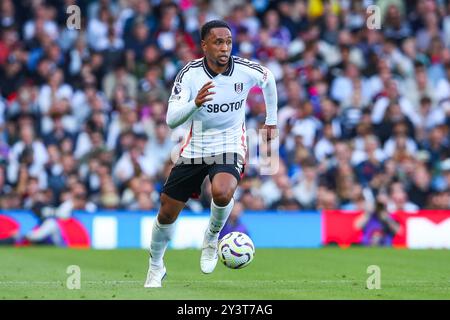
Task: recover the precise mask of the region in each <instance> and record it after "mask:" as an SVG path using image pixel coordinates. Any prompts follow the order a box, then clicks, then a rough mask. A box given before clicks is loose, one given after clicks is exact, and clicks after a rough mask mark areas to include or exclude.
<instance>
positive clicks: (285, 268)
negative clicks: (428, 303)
mask: <svg viewBox="0 0 450 320" xmlns="http://www.w3.org/2000/svg"><path fill="white" fill-rule="evenodd" d="M147 258H148V255H147V252H146V251H144V250H70V249H60V248H51V247H41V248H36V247H35V248H6V247H3V248H0V299H167V300H175V299H238V300H239V299H255V300H263V299H264V300H267V299H272V300H277V299H450V251H448V250H399V249H390V248H389V249H387V248H386V249H383V248H349V249H340V248H321V249H257V251H256V256H255V260H254V261H253V262H252V263H251V264H250V265H249V266H248V267H247V268H244V269H241V270H231V269H227V268H226V267H225V266H223V265H222V264H220V262H219V264H218V266H217V268H216V270H215V271H214V273H213V274H210V275H204V274H202V273H201V271H200V265H199V259H200V251H199V250H169V251H168V252H167V254H166V258H165V262H166V266H167V272H168V277H167V278H166V280H165V282H164V287H163V288H159V289H144V288H143V283H144V279H145V276H146V272H147ZM69 265H78V266H79V267H80V268H81V289H79V290H69V289H67V287H66V281H67V278H68V277H69V276H70V274H67V273H66V271H67V267H68V266H69ZM370 265H377V266H379V267H380V268H381V289H379V290H369V289H367V288H366V281H367V278H368V277H369V276H370V274H368V273H367V268H368V266H370Z"/></svg>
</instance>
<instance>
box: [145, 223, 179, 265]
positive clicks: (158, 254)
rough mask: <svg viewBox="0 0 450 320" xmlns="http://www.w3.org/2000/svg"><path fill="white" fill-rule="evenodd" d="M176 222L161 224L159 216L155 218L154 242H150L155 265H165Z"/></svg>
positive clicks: (152, 261)
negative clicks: (165, 257) (164, 258)
mask: <svg viewBox="0 0 450 320" xmlns="http://www.w3.org/2000/svg"><path fill="white" fill-rule="evenodd" d="M174 230H175V223H171V224H160V223H159V222H158V218H156V219H155V222H154V223H153V229H152V242H151V244H150V255H151V264H152V266H154V267H157V268H159V267H162V266H163V256H164V252H165V251H166V249H167V245H168V244H169V241H170V239H172V235H173V231H174Z"/></svg>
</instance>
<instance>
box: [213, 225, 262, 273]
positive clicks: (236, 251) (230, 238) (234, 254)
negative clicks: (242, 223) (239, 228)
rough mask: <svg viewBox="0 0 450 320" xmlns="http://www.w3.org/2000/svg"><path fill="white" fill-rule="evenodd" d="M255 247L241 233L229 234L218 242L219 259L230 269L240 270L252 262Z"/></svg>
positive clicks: (248, 238) (250, 240) (247, 237)
mask: <svg viewBox="0 0 450 320" xmlns="http://www.w3.org/2000/svg"><path fill="white" fill-rule="evenodd" d="M254 256H255V245H254V244H253V241H252V239H250V237H249V236H247V235H246V234H245V233H242V232H230V233H228V234H226V235H225V236H224V237H223V238H222V239H221V240H220V242H219V258H220V261H222V263H223V264H224V265H225V266H227V267H228V268H231V269H242V268H244V267H246V266H248V265H249V264H250V262H252V260H253V257H254Z"/></svg>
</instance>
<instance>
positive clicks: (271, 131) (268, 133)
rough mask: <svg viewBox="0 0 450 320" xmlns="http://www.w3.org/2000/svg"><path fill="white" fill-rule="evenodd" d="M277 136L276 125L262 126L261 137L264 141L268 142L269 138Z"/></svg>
mask: <svg viewBox="0 0 450 320" xmlns="http://www.w3.org/2000/svg"><path fill="white" fill-rule="evenodd" d="M276 137H278V128H277V126H276V125H268V124H265V125H264V126H263V135H262V139H263V141H264V142H270V141H271V140H273V139H275V138H276Z"/></svg>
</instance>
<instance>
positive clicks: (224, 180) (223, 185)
mask: <svg viewBox="0 0 450 320" xmlns="http://www.w3.org/2000/svg"><path fill="white" fill-rule="evenodd" d="M237 185H238V180H237V178H236V177H235V176H234V175H233V174H231V173H230V172H227V171H219V172H216V173H215V174H214V175H213V177H212V180H211V194H212V198H213V200H214V203H215V204H216V205H218V206H220V207H224V206H226V205H227V204H228V203H229V202H230V201H231V198H233V195H234V192H235V191H236V188H237Z"/></svg>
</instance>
